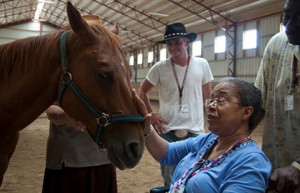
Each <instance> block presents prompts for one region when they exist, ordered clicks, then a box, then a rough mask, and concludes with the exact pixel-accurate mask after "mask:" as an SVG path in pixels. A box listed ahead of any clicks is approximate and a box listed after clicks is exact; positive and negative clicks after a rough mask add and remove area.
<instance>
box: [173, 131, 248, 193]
mask: <svg viewBox="0 0 300 193" xmlns="http://www.w3.org/2000/svg"><path fill="white" fill-rule="evenodd" d="M217 140H218V138H217V137H216V138H214V139H213V140H212V141H211V143H209V144H208V145H207V147H206V150H205V152H204V153H202V154H201V156H200V158H199V159H198V160H197V161H196V162H195V163H193V164H192V166H191V167H190V168H188V169H187V170H186V171H185V172H184V173H183V175H182V176H181V178H180V179H179V180H178V181H176V182H175V184H174V187H173V190H172V191H171V193H182V192H183V191H184V189H185V184H186V183H187V181H188V180H189V179H190V178H191V177H193V176H194V175H196V174H197V173H199V172H200V171H204V170H207V169H208V168H210V167H214V166H216V165H217V164H218V162H219V161H220V160H221V159H224V158H225V157H226V156H227V155H228V154H230V153H231V152H232V151H233V150H235V149H236V148H238V147H240V146H241V145H242V144H244V143H246V142H248V141H252V139H251V137H250V136H248V137H245V138H242V139H240V140H238V141H237V142H235V143H234V144H232V145H231V146H230V147H229V148H228V149H227V150H226V151H225V152H224V153H222V154H221V155H219V156H218V157H216V158H214V159H213V160H211V161H209V162H208V164H207V165H205V166H203V165H204V163H205V162H207V158H208V156H209V155H210V153H211V151H212V149H213V147H214V145H215V143H216V142H217Z"/></svg>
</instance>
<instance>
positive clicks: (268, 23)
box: [136, 15, 282, 82]
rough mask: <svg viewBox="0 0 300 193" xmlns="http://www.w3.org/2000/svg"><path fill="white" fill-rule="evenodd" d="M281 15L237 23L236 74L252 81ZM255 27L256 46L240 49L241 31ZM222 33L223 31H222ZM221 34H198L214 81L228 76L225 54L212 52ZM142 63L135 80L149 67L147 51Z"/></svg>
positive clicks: (218, 31)
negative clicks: (217, 37)
mask: <svg viewBox="0 0 300 193" xmlns="http://www.w3.org/2000/svg"><path fill="white" fill-rule="evenodd" d="M281 17H282V16H281V15H274V16H270V17H265V18H261V19H259V20H255V21H248V22H245V23H241V24H238V25H237V42H236V48H237V53H236V76H237V77H239V78H242V79H244V80H247V81H249V82H254V81H255V77H256V74H257V71H258V68H259V64H260V60H261V58H262V55H263V52H264V48H265V46H266V45H267V43H268V41H269V40H270V38H271V37H272V36H273V35H274V34H276V33H277V32H279V30H280V22H281ZM253 28H255V29H257V48H256V49H250V50H243V49H242V43H243V41H242V37H243V31H244V30H248V29H253ZM223 33H224V32H223ZM220 34H222V30H214V31H209V32H205V33H203V34H198V38H201V40H202V56H201V57H204V58H205V59H207V60H208V62H209V64H210V67H211V70H212V72H213V74H214V76H215V81H216V82H218V81H219V80H220V78H222V77H225V76H228V75H229V74H228V61H227V58H226V54H224V53H221V54H215V53H214V40H215V37H216V35H220ZM143 53H144V54H145V56H144V59H145V60H144V64H143V67H142V68H138V69H137V74H136V76H137V77H136V80H137V82H141V81H142V80H143V79H144V78H145V76H146V74H147V72H148V71H149V69H150V67H148V64H146V63H147V52H145V51H144V52H143Z"/></svg>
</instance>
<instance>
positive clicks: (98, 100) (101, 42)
mask: <svg viewBox="0 0 300 193" xmlns="http://www.w3.org/2000/svg"><path fill="white" fill-rule="evenodd" d="M67 13H68V18H69V23H70V30H67V29H64V30H59V31H57V32H54V33H51V34H48V35H44V36H39V37H30V38H26V39H20V40H17V41H15V42H12V43H9V44H5V45H2V46H0V186H1V184H2V180H3V176H4V173H5V171H6V169H7V167H8V163H9V159H10V157H11V155H12V154H13V152H14V150H15V147H16V144H17V141H18V137H19V131H20V130H21V129H23V128H25V127H26V126H27V125H29V124H30V123H31V122H33V121H34V120H35V119H36V118H37V117H38V116H39V115H40V114H41V113H43V111H44V110H45V109H47V108H48V107H49V106H50V105H51V104H53V102H55V101H57V100H58V101H59V102H60V104H61V106H62V108H63V109H64V110H65V111H66V112H67V113H68V114H69V115H70V116H72V117H74V118H75V119H78V120H80V121H81V122H83V123H84V124H85V125H86V126H87V128H89V132H90V133H91V136H92V137H93V138H94V139H95V141H96V142H97V143H98V142H99V143H101V144H103V145H104V146H105V147H106V148H107V151H108V156H109V159H110V160H111V162H112V163H113V164H115V165H116V166H117V167H118V168H120V169H125V168H132V167H134V166H135V165H136V164H137V163H138V162H139V160H140V158H141V156H142V153H143V150H144V138H143V133H142V125H141V123H140V122H141V121H142V117H141V116H140V115H139V111H138V108H137V106H136V104H135V101H134V96H133V92H132V90H131V87H130V67H129V64H128V62H127V61H126V59H125V57H124V54H123V52H122V50H121V48H120V40H119V38H118V36H117V35H115V34H113V33H112V32H111V31H110V30H108V29H107V28H105V27H104V26H102V25H100V23H98V24H95V22H91V23H89V24H88V23H87V22H86V21H85V20H84V19H83V18H82V17H81V15H80V14H79V12H78V11H77V9H75V8H74V7H73V5H72V4H71V3H70V2H68V4H67Z"/></svg>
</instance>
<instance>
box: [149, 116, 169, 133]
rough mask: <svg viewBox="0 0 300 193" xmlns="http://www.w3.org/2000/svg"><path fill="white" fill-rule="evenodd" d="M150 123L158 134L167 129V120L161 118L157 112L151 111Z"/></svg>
mask: <svg viewBox="0 0 300 193" xmlns="http://www.w3.org/2000/svg"><path fill="white" fill-rule="evenodd" d="M150 120H151V125H152V126H153V127H154V129H155V131H156V132H157V133H158V134H163V133H165V132H166V131H167V128H166V125H167V124H168V121H166V120H165V119H164V118H162V117H161V116H160V115H159V114H155V113H151V119H150Z"/></svg>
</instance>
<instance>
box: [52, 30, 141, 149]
mask: <svg viewBox="0 0 300 193" xmlns="http://www.w3.org/2000/svg"><path fill="white" fill-rule="evenodd" d="M67 35H68V31H64V32H62V34H61V37H60V41H59V50H60V57H61V62H60V63H61V66H62V73H63V74H62V80H61V82H60V87H59V89H58V103H59V104H60V102H61V99H62V96H63V93H64V90H65V89H66V87H67V86H70V88H71V90H72V91H73V92H74V94H75V95H76V96H77V97H78V98H79V100H80V101H81V102H82V103H83V104H84V105H85V107H86V108H88V110H89V111H90V112H91V113H92V114H93V115H94V116H95V117H96V121H97V124H98V125H97V133H96V138H95V139H94V141H95V143H96V144H98V145H100V140H101V137H102V133H103V129H104V127H106V126H107V125H109V124H112V123H123V122H137V123H140V122H143V121H144V118H143V117H142V116H141V115H123V114H120V115H109V114H106V113H105V112H103V111H100V110H98V109H97V108H96V107H95V105H93V104H92V103H91V102H90V101H89V100H88V98H87V97H86V96H85V95H84V94H83V93H82V91H81V90H80V89H79V88H78V86H77V85H76V84H75V82H74V81H73V79H72V74H71V73H70V71H69V68H68V65H67V56H66V44H67V43H66V40H67Z"/></svg>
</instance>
